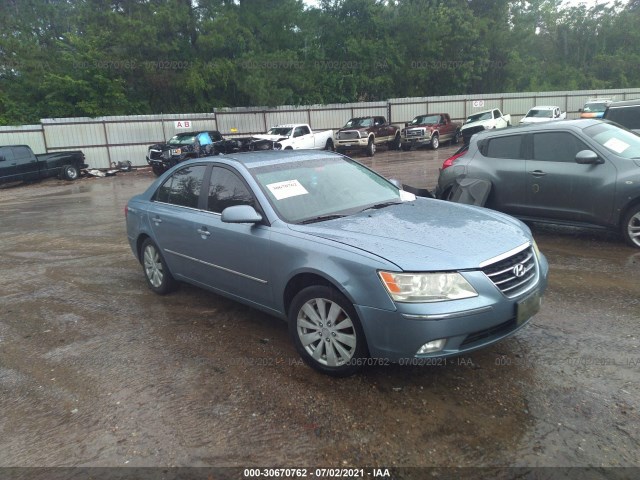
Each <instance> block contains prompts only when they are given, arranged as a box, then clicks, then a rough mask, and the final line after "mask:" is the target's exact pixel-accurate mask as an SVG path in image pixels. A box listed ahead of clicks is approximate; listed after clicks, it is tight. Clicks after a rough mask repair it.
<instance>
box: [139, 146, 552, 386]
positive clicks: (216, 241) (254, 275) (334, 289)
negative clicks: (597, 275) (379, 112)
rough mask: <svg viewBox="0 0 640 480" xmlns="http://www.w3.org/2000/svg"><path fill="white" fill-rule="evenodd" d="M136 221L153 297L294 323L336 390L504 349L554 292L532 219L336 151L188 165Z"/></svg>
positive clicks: (162, 181) (302, 344) (147, 198)
mask: <svg viewBox="0 0 640 480" xmlns="http://www.w3.org/2000/svg"><path fill="white" fill-rule="evenodd" d="M126 210H127V233H128V237H129V243H130V244H131V248H132V250H133V252H134V254H135V255H136V257H137V258H138V260H139V261H140V262H141V264H142V267H143V272H144V275H145V278H146V280H147V284H148V285H149V287H150V288H151V290H153V291H154V292H156V293H158V294H166V293H168V292H170V291H171V290H173V289H174V287H175V286H176V285H177V282H178V281H180V282H188V283H191V284H193V285H197V286H199V287H202V288H205V289H207V290H210V291H212V292H215V293H218V294H221V295H224V296H227V297H230V298H232V299H235V300H237V301H240V302H242V303H245V304H247V305H250V306H252V307H255V308H258V309H260V310H262V311H265V312H267V313H270V314H272V315H275V316H278V317H280V318H282V319H284V320H286V321H287V322H288V324H289V331H290V333H291V337H292V340H293V343H294V344H295V347H296V349H297V351H298V352H299V354H300V355H301V357H302V358H303V359H304V360H305V361H306V362H307V363H308V364H309V365H310V366H311V367H313V368H315V369H317V370H319V371H321V372H324V373H327V374H330V375H335V376H346V375H350V374H353V373H355V372H356V371H357V370H358V369H359V368H361V367H362V366H363V365H367V364H373V363H381V362H383V361H384V362H386V361H394V362H403V363H407V364H411V363H416V362H419V361H425V360H427V361H428V360H429V359H432V358H434V357H446V356H453V355H460V354H461V353H463V352H469V351H472V350H476V349H478V348H481V347H485V346H487V345H490V344H492V343H494V342H496V341H498V340H501V339H503V338H505V337H507V336H509V335H511V334H513V333H514V332H516V331H517V330H518V329H520V328H521V327H522V326H524V325H525V324H526V323H527V322H528V321H529V319H530V318H531V317H532V316H533V315H534V314H535V313H536V312H537V311H538V309H539V307H540V301H541V296H542V293H543V292H544V290H545V288H546V285H547V275H548V269H549V268H548V264H547V261H546V259H545V257H544V256H543V255H542V254H541V253H540V252H539V251H538V248H537V246H536V243H535V241H534V240H533V238H532V236H531V232H530V231H529V229H528V228H527V227H526V226H525V225H524V224H523V223H521V222H520V221H518V220H516V219H514V218H512V217H509V216H507V215H504V214H501V213H497V212H493V211H490V210H486V209H483V208H478V207H470V206H464V205H459V204H455V203H449V202H444V201H440V200H434V199H426V198H416V197H415V196H413V195H411V194H409V193H407V192H404V191H402V190H400V189H398V187H396V186H395V185H394V184H393V183H392V182H390V181H388V180H387V179H385V178H383V177H381V176H380V175H378V174H377V173H375V172H373V171H372V170H370V169H368V168H366V167H365V166H363V165H361V164H359V163H358V162H355V161H353V160H351V159H349V158H347V157H344V156H342V155H338V154H332V153H328V152H311V151H294V152H288V151H269V152H261V153H243V154H236V155H227V156H218V157H209V158H201V159H198V160H193V161H188V162H185V163H181V164H179V165H177V166H175V167H174V168H173V169H171V170H169V171H168V172H166V173H165V174H164V175H163V176H162V177H160V178H158V179H157V180H156V181H155V182H154V183H153V184H152V185H151V186H150V187H149V189H148V190H147V191H146V192H145V193H143V194H141V195H138V196H135V197H133V198H132V199H131V200H130V201H129V203H128V205H127V209H126Z"/></svg>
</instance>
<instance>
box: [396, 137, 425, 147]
mask: <svg viewBox="0 0 640 480" xmlns="http://www.w3.org/2000/svg"><path fill="white" fill-rule="evenodd" d="M400 143H401V145H403V146H407V145H411V146H412V147H413V146H415V147H421V146H424V145H431V137H430V136H428V137H427V136H419V137H418V136H416V137H402V138H401V139H400Z"/></svg>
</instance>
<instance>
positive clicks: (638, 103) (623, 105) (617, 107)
mask: <svg viewBox="0 0 640 480" xmlns="http://www.w3.org/2000/svg"><path fill="white" fill-rule="evenodd" d="M602 118H604V119H606V120H610V121H612V122H616V123H617V124H619V125H622V126H623V127H625V128H628V129H629V130H633V131H634V132H635V133H640V99H637V100H627V101H624V102H613V103H610V104H609V106H608V107H607V109H606V110H605V112H604V116H603V117H602Z"/></svg>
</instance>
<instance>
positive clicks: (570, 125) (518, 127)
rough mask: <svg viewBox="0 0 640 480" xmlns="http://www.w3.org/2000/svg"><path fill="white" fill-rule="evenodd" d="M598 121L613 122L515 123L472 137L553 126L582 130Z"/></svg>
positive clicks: (589, 119) (583, 120)
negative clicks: (514, 124) (511, 125)
mask: <svg viewBox="0 0 640 480" xmlns="http://www.w3.org/2000/svg"><path fill="white" fill-rule="evenodd" d="M599 123H609V124H613V122H609V121H607V120H601V119H595V118H579V119H577V120H556V121H553V122H543V123H527V124H525V125H522V124H520V125H516V126H513V127H507V128H500V129H497V130H496V129H493V130H483V131H481V132H478V133H476V134H475V135H474V136H473V137H474V138H476V137H477V138H478V139H480V138H487V137H494V136H495V137H497V136H501V135H509V134H510V133H527V132H535V131H537V130H550V129H554V128H574V129H579V130H583V129H585V128H588V127H591V126H592V125H597V124H599Z"/></svg>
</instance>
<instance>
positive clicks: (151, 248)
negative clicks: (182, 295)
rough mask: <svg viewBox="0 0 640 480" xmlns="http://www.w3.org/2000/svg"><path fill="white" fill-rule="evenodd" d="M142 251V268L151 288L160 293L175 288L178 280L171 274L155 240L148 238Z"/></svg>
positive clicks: (143, 244)
mask: <svg viewBox="0 0 640 480" xmlns="http://www.w3.org/2000/svg"><path fill="white" fill-rule="evenodd" d="M140 252H141V254H142V255H141V257H142V270H143V271H144V278H145V279H146V280H147V285H149V288H150V289H151V290H153V291H154V292H155V293H157V294H158V295H165V294H167V293H169V292H171V291H173V290H175V288H176V286H177V282H176V281H175V279H174V278H173V275H171V272H170V271H169V268H168V267H167V264H166V262H165V261H164V258H162V254H161V253H160V249H159V248H158V246H157V245H156V244H155V243H154V242H153V240H151V239H150V238H147V239H146V240H145V241H144V242H143V243H142V248H141V249H140Z"/></svg>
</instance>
